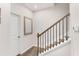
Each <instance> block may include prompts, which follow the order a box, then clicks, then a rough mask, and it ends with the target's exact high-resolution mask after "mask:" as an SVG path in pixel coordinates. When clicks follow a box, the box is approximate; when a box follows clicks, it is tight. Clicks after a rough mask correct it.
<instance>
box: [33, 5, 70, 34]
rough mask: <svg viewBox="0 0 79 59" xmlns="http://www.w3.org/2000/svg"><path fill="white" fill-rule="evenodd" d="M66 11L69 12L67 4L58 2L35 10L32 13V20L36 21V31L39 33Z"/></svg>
mask: <svg viewBox="0 0 79 59" xmlns="http://www.w3.org/2000/svg"><path fill="white" fill-rule="evenodd" d="M67 13H69V5H68V4H58V5H56V6H53V7H52V8H49V9H45V10H41V11H38V12H36V13H35V14H34V20H35V21H36V22H37V25H36V31H38V32H39V33H40V32H42V31H44V30H45V29H47V28H48V27H49V26H50V25H52V24H53V23H55V22H56V21H57V20H59V19H60V18H62V17H63V16H65V15H66V14H67Z"/></svg>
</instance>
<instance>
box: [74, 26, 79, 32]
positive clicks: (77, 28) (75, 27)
mask: <svg viewBox="0 0 79 59" xmlns="http://www.w3.org/2000/svg"><path fill="white" fill-rule="evenodd" d="M73 30H74V32H78V33H79V25H76V26H73Z"/></svg>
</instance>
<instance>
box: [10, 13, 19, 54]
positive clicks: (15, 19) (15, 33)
mask: <svg viewBox="0 0 79 59" xmlns="http://www.w3.org/2000/svg"><path fill="white" fill-rule="evenodd" d="M10 41H11V49H12V50H11V53H12V55H17V54H19V53H20V16H18V15H16V14H13V13H11V19H10Z"/></svg>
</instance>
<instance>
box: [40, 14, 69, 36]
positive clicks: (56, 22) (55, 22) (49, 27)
mask: <svg viewBox="0 0 79 59" xmlns="http://www.w3.org/2000/svg"><path fill="white" fill-rule="evenodd" d="M69 15H70V13H68V14H67V15H65V16H64V17H62V18H61V19H60V20H58V21H56V22H55V23H54V24H53V25H52V26H50V27H49V28H47V29H46V30H45V31H43V32H42V33H40V34H39V36H41V35H42V34H44V33H45V32H46V31H48V30H49V29H51V28H52V27H53V26H54V25H56V24H57V23H59V22H60V21H61V20H63V19H64V18H65V17H67V16H69Z"/></svg>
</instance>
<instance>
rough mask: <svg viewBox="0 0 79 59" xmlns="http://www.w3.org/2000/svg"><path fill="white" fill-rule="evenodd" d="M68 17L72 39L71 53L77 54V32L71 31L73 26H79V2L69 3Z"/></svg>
mask: <svg viewBox="0 0 79 59" xmlns="http://www.w3.org/2000/svg"><path fill="white" fill-rule="evenodd" d="M70 14H71V15H70V16H71V17H70V19H71V39H72V42H71V43H72V44H71V47H72V55H78V56H79V32H78V33H77V32H74V31H73V26H78V27H79V4H78V3H76V4H74V3H72V4H70Z"/></svg>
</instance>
